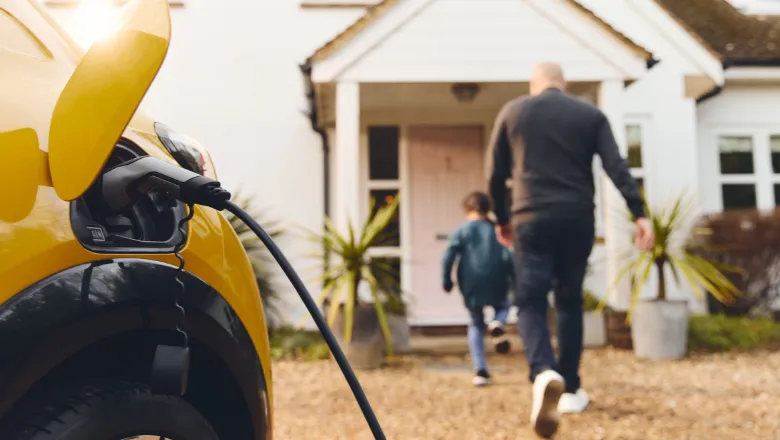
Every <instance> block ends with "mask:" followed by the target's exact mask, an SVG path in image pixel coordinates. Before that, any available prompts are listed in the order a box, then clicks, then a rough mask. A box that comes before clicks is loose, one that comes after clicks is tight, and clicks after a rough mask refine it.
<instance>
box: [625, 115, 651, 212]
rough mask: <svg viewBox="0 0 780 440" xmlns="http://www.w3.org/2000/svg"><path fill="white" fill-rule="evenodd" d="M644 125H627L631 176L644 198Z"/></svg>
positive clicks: (633, 123)
mask: <svg viewBox="0 0 780 440" xmlns="http://www.w3.org/2000/svg"><path fill="white" fill-rule="evenodd" d="M645 134H646V133H645V129H644V125H643V124H641V123H639V122H630V123H628V124H626V146H627V147H628V148H627V150H628V157H627V158H626V162H628V167H629V168H630V170H631V175H632V176H634V179H635V180H636V183H637V185H638V186H639V193H640V194H642V197H644V195H645V167H644V162H645V161H644V158H643V157H644V144H645Z"/></svg>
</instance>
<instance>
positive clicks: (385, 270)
mask: <svg viewBox="0 0 780 440" xmlns="http://www.w3.org/2000/svg"><path fill="white" fill-rule="evenodd" d="M372 261H373V262H375V263H376V264H374V266H373V267H372V268H371V273H372V274H373V275H374V277H375V278H376V279H377V281H378V282H379V283H380V285H381V286H383V287H384V289H387V290H389V292H384V293H390V294H394V295H399V294H400V293H401V259H400V258H398V257H374V258H372ZM384 289H383V290H384Z"/></svg>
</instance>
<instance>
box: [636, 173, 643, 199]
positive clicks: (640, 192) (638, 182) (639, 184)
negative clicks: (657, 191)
mask: <svg viewBox="0 0 780 440" xmlns="http://www.w3.org/2000/svg"><path fill="white" fill-rule="evenodd" d="M634 180H636V185H637V186H638V187H639V194H640V195H641V196H642V198H644V197H645V179H643V178H641V177H640V178H638V179H634Z"/></svg>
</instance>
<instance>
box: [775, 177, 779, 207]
mask: <svg viewBox="0 0 780 440" xmlns="http://www.w3.org/2000/svg"><path fill="white" fill-rule="evenodd" d="M775 206H776V207H778V208H780V184H778V183H775Z"/></svg>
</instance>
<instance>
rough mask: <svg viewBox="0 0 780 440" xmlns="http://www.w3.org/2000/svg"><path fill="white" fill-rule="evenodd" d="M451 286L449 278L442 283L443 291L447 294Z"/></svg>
mask: <svg viewBox="0 0 780 440" xmlns="http://www.w3.org/2000/svg"><path fill="white" fill-rule="evenodd" d="M452 287H453V284H452V281H451V280H447V281H445V282H444V285H443V286H442V288H443V289H444V293H446V294H449V293H450V292H451V291H452Z"/></svg>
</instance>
